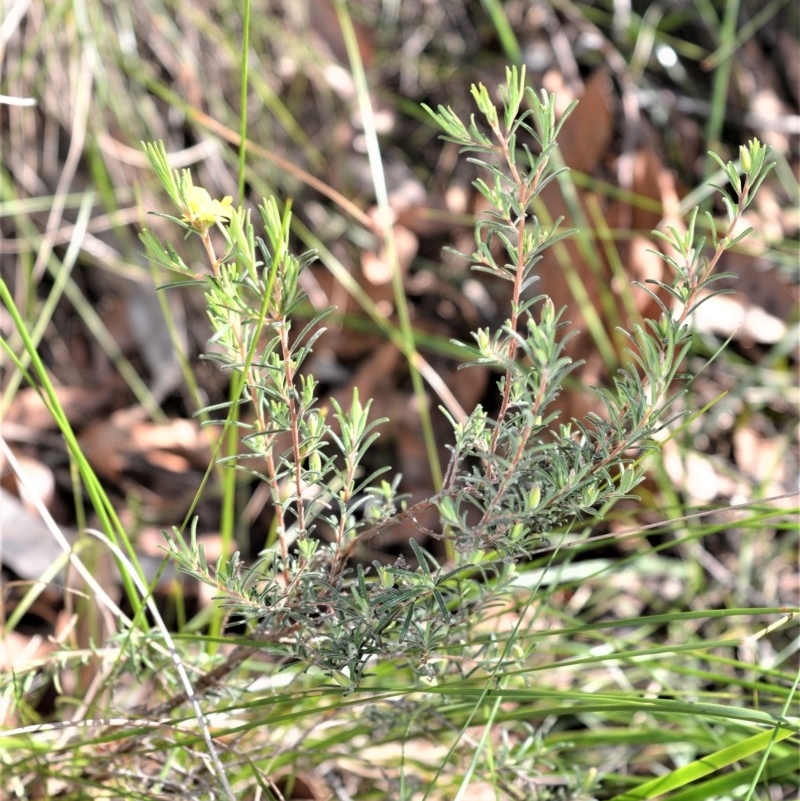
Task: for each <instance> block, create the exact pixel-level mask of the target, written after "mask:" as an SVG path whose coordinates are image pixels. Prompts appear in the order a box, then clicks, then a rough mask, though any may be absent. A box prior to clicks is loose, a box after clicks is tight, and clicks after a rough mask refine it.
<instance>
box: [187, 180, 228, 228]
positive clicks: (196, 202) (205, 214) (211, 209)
mask: <svg viewBox="0 0 800 801" xmlns="http://www.w3.org/2000/svg"><path fill="white" fill-rule="evenodd" d="M185 199H186V208H185V210H184V214H183V220H184V222H187V223H189V225H191V226H192V227H193V228H197V229H200V230H205V229H207V228H210V227H211V226H212V225H215V224H216V223H218V222H221V221H222V220H229V219H230V218H231V208H232V204H233V198H232V197H231V196H230V195H226V196H225V197H224V198H222V200H213V199H212V197H211V195H209V194H208V192H207V191H206V190H205V189H203V187H202V186H191V187H189V189H187V190H186V194H185Z"/></svg>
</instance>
